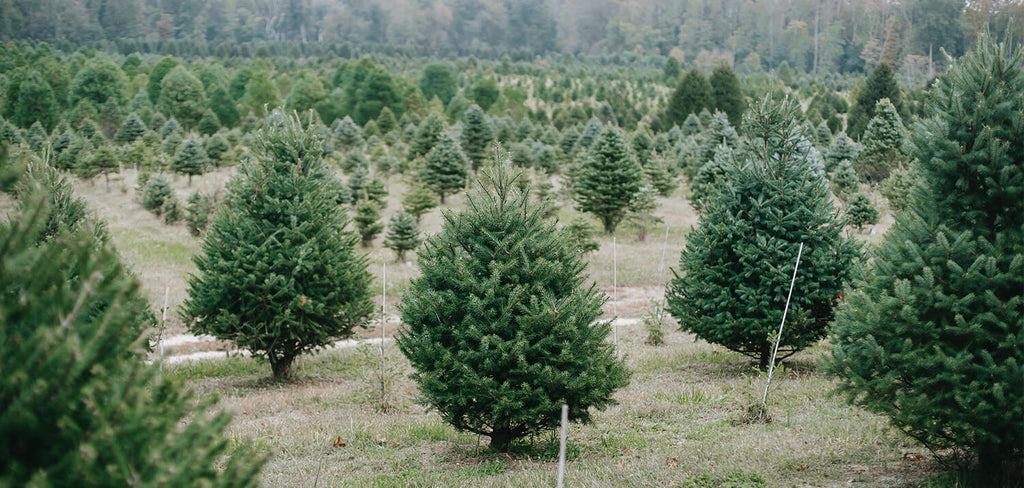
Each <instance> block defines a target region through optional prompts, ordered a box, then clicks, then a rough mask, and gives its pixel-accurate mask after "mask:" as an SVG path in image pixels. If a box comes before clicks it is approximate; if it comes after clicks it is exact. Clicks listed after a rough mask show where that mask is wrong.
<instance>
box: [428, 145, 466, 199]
mask: <svg viewBox="0 0 1024 488" xmlns="http://www.w3.org/2000/svg"><path fill="white" fill-rule="evenodd" d="M468 171H469V161H468V160H467V159H466V155H465V154H464V153H463V152H462V148H460V147H459V142H458V141H456V140H455V137H454V136H453V135H452V134H451V133H450V132H445V133H444V135H442V136H441V140H440V141H438V143H437V145H436V146H434V148H433V149H431V150H430V152H429V153H428V154H427V158H426V160H425V161H424V163H423V168H421V169H420V175H419V176H420V181H421V182H422V183H423V184H425V185H427V186H428V187H430V189H432V190H434V192H435V193H437V195H438V197H440V198H441V204H442V205H444V196H445V195H446V194H451V193H456V192H458V191H459V190H461V189H462V188H463V187H464V186H465V185H466V176H467V173H468Z"/></svg>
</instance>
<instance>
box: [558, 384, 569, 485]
mask: <svg viewBox="0 0 1024 488" xmlns="http://www.w3.org/2000/svg"><path fill="white" fill-rule="evenodd" d="M568 425H569V406H568V405H566V404H562V435H561V440H560V441H559V443H558V488H562V486H563V485H564V481H565V436H566V433H567V431H568V429H569V427H568Z"/></svg>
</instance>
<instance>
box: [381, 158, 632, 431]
mask: <svg viewBox="0 0 1024 488" xmlns="http://www.w3.org/2000/svg"><path fill="white" fill-rule="evenodd" d="M507 165H508V163H507V162H501V161H499V162H497V163H496V167H495V168H494V170H493V173H492V174H488V171H490V170H485V172H484V174H485V178H487V177H489V178H490V181H489V182H488V183H487V184H481V185H480V188H479V190H478V191H477V192H475V193H474V194H473V195H471V196H470V197H469V199H470V201H471V204H470V205H469V206H468V207H467V208H468V210H465V211H463V212H461V213H458V214H455V213H447V214H445V222H444V225H443V227H442V230H441V232H440V233H439V234H436V235H434V236H433V237H431V238H429V239H428V240H427V242H426V243H424V246H423V248H422V249H421V250H420V251H419V265H420V270H421V272H422V274H421V276H420V277H418V278H415V279H413V280H412V283H411V285H410V289H409V291H408V292H407V293H406V294H405V295H404V296H403V297H402V305H401V310H402V321H403V322H405V323H406V324H407V328H406V329H404V330H403V331H402V332H401V333H400V335H399V336H398V339H397V342H398V347H399V348H400V349H401V351H402V353H404V354H405V356H406V357H407V358H409V361H410V362H411V363H412V366H413V368H414V369H415V370H416V372H415V373H414V374H413V379H414V380H415V381H416V383H417V384H418V385H419V388H420V392H421V393H422V395H423V396H424V399H425V401H426V402H427V403H428V404H430V405H431V406H432V407H433V408H434V409H435V410H437V412H438V413H439V414H440V415H441V418H442V419H444V421H445V422H448V423H450V424H451V425H453V426H455V427H456V428H458V429H460V430H465V431H469V432H473V433H476V434H479V435H484V436H488V437H490V438H491V448H492V449H494V450H497V451H505V450H508V448H509V447H510V445H511V444H512V442H513V441H515V440H516V439H520V438H522V437H525V436H528V435H531V434H534V433H537V432H540V431H544V430H550V429H554V428H555V427H556V426H557V425H558V423H559V420H560V414H561V405H562V404H563V403H564V404H567V405H569V419H570V420H571V421H582V422H586V421H588V420H590V409H591V408H596V409H603V408H605V407H606V406H608V405H609V404H612V403H613V402H614V400H613V399H612V394H613V393H614V392H615V390H616V389H618V388H620V387H622V386H625V385H626V384H627V383H628V378H629V372H628V370H627V369H626V367H625V365H624V364H623V362H622V360H621V359H617V358H616V356H615V351H614V349H613V348H612V345H611V344H610V343H609V342H608V341H606V338H607V336H608V332H609V329H610V325H609V323H608V322H600V321H598V318H599V317H600V316H601V305H602V304H603V303H604V301H605V296H604V294H603V293H601V292H600V291H599V290H597V288H595V287H594V285H592V284H591V285H589V286H588V285H586V282H587V281H588V278H587V276H586V274H585V268H586V264H585V262H584V261H583V259H582V257H581V256H580V254H579V253H578V252H577V251H576V250H575V249H574V247H573V243H572V240H571V239H570V238H569V236H568V235H566V234H565V233H564V231H561V230H559V229H557V228H556V227H555V225H554V222H553V221H551V220H547V219H545V218H544V217H543V215H542V213H543V211H542V209H541V208H540V207H539V206H537V205H536V204H534V203H532V202H530V199H529V198H528V195H526V194H522V193H519V192H518V191H516V189H515V184H514V180H515V178H516V177H517V176H513V175H512V174H511V173H510V171H511V170H509V169H508V168H507Z"/></svg>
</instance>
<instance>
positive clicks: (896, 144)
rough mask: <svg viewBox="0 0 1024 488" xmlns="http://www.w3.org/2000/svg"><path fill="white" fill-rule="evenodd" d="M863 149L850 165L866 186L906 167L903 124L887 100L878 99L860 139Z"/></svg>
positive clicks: (874, 183) (875, 183) (876, 182)
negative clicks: (873, 112)
mask: <svg viewBox="0 0 1024 488" xmlns="http://www.w3.org/2000/svg"><path fill="white" fill-rule="evenodd" d="M861 140H862V141H863V142H862V144H863V148H862V149H861V150H860V152H858V153H857V159H855V160H854V161H853V169H855V170H857V174H858V175H860V177H861V179H862V180H863V181H864V182H866V183H871V184H872V185H877V184H878V183H879V182H881V181H882V180H884V179H885V178H886V177H888V176H889V173H891V172H892V171H893V170H894V169H896V168H900V167H903V166H904V165H905V164H906V160H907V154H906V133H905V131H904V129H903V121H902V120H900V116H899V114H897V113H896V108H895V107H893V105H892V104H891V103H889V100H888V99H885V98H883V99H881V100H879V101H878V105H877V106H876V107H875V116H874V117H872V118H871V122H869V123H868V128H867V130H866V131H864V137H863V138H862V139H861Z"/></svg>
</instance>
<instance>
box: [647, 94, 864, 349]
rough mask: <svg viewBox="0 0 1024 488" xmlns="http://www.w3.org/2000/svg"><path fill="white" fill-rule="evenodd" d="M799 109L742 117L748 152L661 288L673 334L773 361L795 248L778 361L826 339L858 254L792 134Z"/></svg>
mask: <svg viewBox="0 0 1024 488" xmlns="http://www.w3.org/2000/svg"><path fill="white" fill-rule="evenodd" d="M798 111H799V108H798V105H797V104H796V103H795V102H792V101H789V100H785V101H784V102H782V103H781V104H778V103H776V102H773V101H772V100H771V99H770V98H768V97H765V98H764V99H762V100H761V101H760V102H759V103H758V104H756V105H755V106H754V107H752V108H751V109H750V111H748V112H747V117H746V119H745V130H746V132H747V140H748V142H747V149H746V151H745V154H742V155H741V156H740V158H741V159H740V161H739V162H738V163H737V164H733V165H728V166H727V168H726V173H725V175H724V179H725V181H727V182H728V185H722V186H721V187H720V189H719V190H718V191H716V192H714V193H713V194H712V195H711V196H710V198H709V199H708V200H707V201H706V205H705V208H704V212H703V213H702V214H701V216H700V221H699V222H698V224H697V228H696V229H694V231H693V232H692V233H691V234H690V237H689V238H688V239H687V242H686V248H685V249H684V250H683V252H682V256H681V258H680V262H679V270H678V272H675V271H674V273H675V278H673V279H672V281H671V283H670V284H669V287H668V290H667V291H666V295H667V300H668V305H669V310H670V311H671V313H672V315H673V316H675V317H676V319H678V320H679V324H680V328H681V329H682V330H685V331H690V332H693V333H694V334H696V335H697V337H699V338H701V339H704V340H706V341H708V342H711V343H714V344H720V345H722V346H725V347H726V348H728V349H731V350H733V351H737V352H739V353H742V354H744V355H747V356H750V357H752V358H753V359H755V360H756V361H757V362H758V365H759V366H760V367H761V368H765V367H767V366H768V363H769V361H770V359H771V357H772V348H773V344H772V343H773V341H772V339H773V333H774V331H775V330H777V328H778V326H779V323H780V322H781V319H782V314H783V309H784V306H785V304H786V291H787V290H788V289H789V283H790V278H791V277H792V270H793V268H792V266H793V262H794V260H795V259H796V255H797V248H798V246H799V244H800V243H801V242H802V243H804V253H803V257H802V259H801V261H800V269H799V274H798V275H797V278H796V280H797V281H796V288H795V290H797V292H795V293H794V294H793V301H792V302H791V304H790V307H789V313H788V315H787V320H786V326H785V327H786V328H785V333H784V334H783V336H782V342H781V343H780V345H779V358H780V360H782V359H785V358H787V357H789V356H791V355H793V354H795V353H796V352H798V351H800V350H801V349H803V348H805V347H807V346H810V345H811V344H814V343H815V342H817V341H818V340H819V339H821V338H822V337H824V336H825V334H826V331H827V326H828V322H829V321H831V320H832V315H833V313H832V307H833V306H834V305H835V303H836V301H837V300H838V296H839V292H840V291H842V288H843V285H844V284H845V282H846V281H847V280H848V278H849V276H850V274H851V271H852V263H853V259H854V258H855V257H856V255H857V254H858V250H857V247H856V244H855V241H853V240H850V239H844V238H843V237H842V235H841V231H842V222H841V221H840V220H838V219H837V218H836V217H835V216H834V212H833V210H832V204H831V201H830V200H829V197H828V186H827V185H826V183H825V180H824V178H822V177H818V176H815V175H814V174H813V173H812V168H811V167H810V166H811V165H810V162H809V161H808V158H807V154H806V152H804V151H803V150H801V148H800V145H799V140H800V138H799V137H798V131H799V126H798V125H797V123H796V120H798V113H799V112H798Z"/></svg>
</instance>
